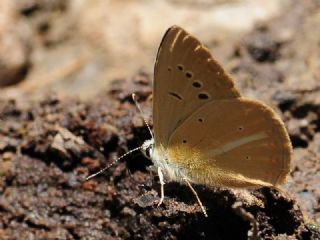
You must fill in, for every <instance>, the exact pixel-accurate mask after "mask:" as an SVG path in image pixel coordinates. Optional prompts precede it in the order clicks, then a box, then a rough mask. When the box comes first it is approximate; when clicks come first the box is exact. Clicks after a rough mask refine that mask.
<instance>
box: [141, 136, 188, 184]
mask: <svg viewBox="0 0 320 240" xmlns="http://www.w3.org/2000/svg"><path fill="white" fill-rule="evenodd" d="M141 151H142V153H143V154H144V155H145V156H146V157H147V158H149V159H150V160H151V161H152V162H153V164H154V165H155V166H156V167H160V168H161V170H162V172H163V174H164V176H165V177H166V178H167V179H168V180H173V181H178V182H180V181H182V179H183V178H184V177H185V174H183V171H182V170H181V168H179V167H177V166H176V165H174V164H172V163H170V161H169V160H168V151H166V150H165V148H164V147H162V146H160V147H156V146H155V142H154V139H149V140H146V141H145V142H144V143H143V144H142V148H141Z"/></svg>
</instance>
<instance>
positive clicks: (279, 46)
mask: <svg viewBox="0 0 320 240" xmlns="http://www.w3.org/2000/svg"><path fill="white" fill-rule="evenodd" d="M31 2H32V1H31ZM31 6H32V5H31ZM24 7H25V6H24ZM60 7H61V6H60V5H57V6H55V5H53V6H52V8H54V9H56V8H60ZM25 9H27V8H26V7H25ZM30 9H31V10H32V9H33V8H30ZM319 9H320V6H319V3H318V2H317V1H304V2H303V3H295V4H291V6H290V8H288V9H287V12H286V13H284V14H283V15H281V16H279V17H277V18H275V19H273V20H272V21H268V22H262V23H260V24H259V25H257V26H256V27H255V28H254V30H253V31H252V32H250V33H249V34H247V35H246V36H245V37H243V38H242V40H241V41H237V42H235V43H234V44H233V45H229V46H228V48H227V49H226V46H225V45H224V44H223V43H222V42H216V41H214V42H211V43H210V42H209V43H208V46H209V47H211V48H214V49H219V50H218V51H219V52H224V55H223V58H224V59H226V64H225V65H226V68H227V69H228V70H230V71H231V73H232V75H233V76H234V78H235V79H236V84H237V85H238V87H239V88H240V89H241V90H242V93H243V95H245V96H248V97H251V98H256V99H259V100H262V101H264V102H266V103H267V104H268V105H270V106H272V107H273V108H274V109H275V110H276V111H277V112H278V113H279V114H280V116H281V117H282V119H283V120H284V122H285V124H286V127H287V129H288V132H289V135H290V138H291V141H292V144H293V147H294V161H293V169H292V172H291V174H290V179H289V181H288V183H287V184H286V186H285V188H284V189H285V192H283V193H280V192H278V191H276V190H271V189H268V188H263V189H259V190H255V191H253V192H251V194H249V193H248V192H241V191H234V190H230V189H220V188H219V189H218V188H207V187H205V186H195V188H196V190H197V192H198V194H199V197H200V198H201V200H202V201H203V204H204V205H205V206H206V208H207V209H208V215H209V217H208V218H205V217H204V216H203V214H202V213H201V211H200V209H199V207H198V205H197V203H196V200H195V199H194V196H193V195H192V193H191V192H190V190H189V189H188V188H187V187H186V186H181V185H179V184H177V183H167V184H166V185H165V194H166V198H165V200H164V203H163V205H161V206H160V207H157V206H156V205H157V201H158V200H159V180H158V177H157V174H156V172H155V171H154V169H153V168H152V164H151V162H150V161H149V160H148V159H146V158H145V157H143V156H142V154H140V153H138V152H137V153H134V154H132V155H130V156H128V157H126V158H125V159H123V160H122V161H120V162H119V163H117V164H115V165H114V166H113V167H111V168H110V169H109V170H108V171H106V172H105V173H104V174H103V175H101V176H99V177H96V178H94V179H92V180H89V181H85V178H86V177H87V176H88V175H89V174H90V173H93V172H95V171H97V170H99V169H101V168H102V167H104V166H105V165H107V164H108V163H111V162H112V161H113V160H114V159H115V158H116V157H117V156H120V155H121V154H123V153H125V152H127V151H128V150H129V149H133V148H135V147H137V146H139V145H141V143H142V142H143V141H144V140H146V139H148V138H149V137H150V136H149V133H148V131H147V129H146V127H145V126H144V124H143V121H142V120H141V118H140V117H139V115H138V114H137V110H136V108H135V106H134V104H133V103H132V100H131V97H130V96H131V93H132V92H136V93H137V96H138V97H139V102H141V104H142V108H143V110H144V112H145V113H146V115H147V116H150V115H151V98H150V95H151V82H152V77H151V76H150V74H148V73H145V72H144V71H141V72H139V73H138V74H136V75H134V76H133V77H132V78H129V79H124V80H116V81H114V82H113V84H111V85H110V87H109V90H108V91H105V92H103V93H100V94H99V95H96V96H95V97H94V98H93V99H91V100H87V101H83V100H77V99H76V98H62V97H60V95H59V97H58V96H57V95H54V94H50V95H48V96H45V97H42V98H41V100H40V101H38V100H30V98H29V97H27V98H26V97H25V96H21V95H20V94H18V95H17V97H16V98H15V99H7V98H4V99H3V100H1V102H0V113H1V115H0V119H1V127H0V156H1V157H0V239H247V238H251V239H255V238H262V239H320V227H319V224H320V185H319V183H320V157H319V153H320V121H319V119H320V79H319V78H320V72H319V69H320V68H319V66H320V56H319V53H320V51H319V50H320V49H319V48H320V42H319V39H320V32H318V31H315V29H317V27H318V26H319V23H320V15H319ZM31 10H30V11H31ZM46 10H47V9H46ZM23 14H30V13H29V12H23ZM55 44H56V43H55ZM48 46H50V43H49V44H48ZM51 46H52V45H51ZM23 66H24V68H25V65H23ZM15 76H17V75H15ZM45 80H46V79H44V81H45ZM149 119H150V124H151V125H152V122H151V117H150V118H149Z"/></svg>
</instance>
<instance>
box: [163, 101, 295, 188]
mask: <svg viewBox="0 0 320 240" xmlns="http://www.w3.org/2000/svg"><path fill="white" fill-rule="evenodd" d="M168 153H169V161H170V162H171V163H173V164H175V165H176V166H177V167H179V168H181V169H184V170H185V173H184V174H185V175H186V176H187V177H188V178H189V179H190V180H191V181H194V182H197V183H203V184H208V185H217V186H219V185H220V186H227V187H254V186H259V185H260V186H271V185H274V186H279V185H281V184H282V183H283V182H284V181H285V178H286V176H287V174H288V173H289V171H290V159H291V144H290V140H289V137H288V135H287V132H286V130H285V128H284V126H283V123H282V121H281V120H280V119H279V118H278V117H277V116H276V114H275V113H274V112H273V111H272V110H271V109H270V108H269V107H267V106H265V105H263V104H262V103H259V102H257V101H254V100H247V99H244V98H238V99H230V100H215V101H210V102H208V103H207V104H205V105H203V106H202V107H201V108H200V109H199V110H197V111H195V112H194V113H193V114H192V115H191V116H190V117H189V118H187V120H186V121H184V123H183V124H182V125H180V126H179V127H178V128H177V129H176V130H175V131H174V133H173V134H172V136H171V137H170V141H169V146H168ZM186 157H187V159H186Z"/></svg>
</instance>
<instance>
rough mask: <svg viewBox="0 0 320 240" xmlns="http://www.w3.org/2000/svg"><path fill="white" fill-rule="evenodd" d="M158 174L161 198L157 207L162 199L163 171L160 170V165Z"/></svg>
mask: <svg viewBox="0 0 320 240" xmlns="http://www.w3.org/2000/svg"><path fill="white" fill-rule="evenodd" d="M158 176H159V181H160V185H161V189H160V194H161V198H160V201H159V203H158V207H159V206H160V205H161V203H162V202H163V199H164V180H163V173H162V170H161V168H160V167H158Z"/></svg>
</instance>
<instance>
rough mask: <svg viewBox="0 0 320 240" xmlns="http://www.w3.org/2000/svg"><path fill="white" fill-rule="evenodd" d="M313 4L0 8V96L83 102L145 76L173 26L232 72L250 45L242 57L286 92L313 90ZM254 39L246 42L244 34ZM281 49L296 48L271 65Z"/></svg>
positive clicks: (109, 0) (113, 0)
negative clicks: (274, 76)
mask: <svg viewBox="0 0 320 240" xmlns="http://www.w3.org/2000/svg"><path fill="white" fill-rule="evenodd" d="M315 2H316V1H290V0H269V1H264V0H163V1H148V0H140V1H138V0H126V1H118V0H93V1H85V0H68V1H66V0H23V1H21V0H1V1H0V86H1V97H2V98H7V97H19V96H32V97H36V96H39V95H42V94H47V93H48V92H52V91H53V92H56V93H57V94H59V95H61V96H66V95H68V96H78V97H81V98H85V99H86V98H90V97H92V96H94V95H95V94H97V92H99V91H101V90H103V89H108V86H109V84H110V81H111V80H114V79H124V78H128V77H130V76H132V75H133V74H134V73H137V72H138V71H140V70H141V69H143V70H144V71H146V72H148V73H150V74H152V72H153V64H154V61H155V56H156V52H157V48H158V46H159V43H160V40H161V38H162V36H163V34H164V33H165V31H166V29H167V28H169V27H170V26H172V25H180V26H181V27H183V28H185V29H186V30H187V31H189V32H190V33H192V34H193V35H195V36H197V37H198V38H199V39H200V40H201V41H202V42H203V43H205V44H206V45H207V46H208V47H209V48H210V49H211V51H212V52H213V54H214V56H215V57H216V58H217V59H218V60H219V61H220V62H222V63H223V65H224V66H225V67H226V68H227V70H229V71H233V72H234V73H235V74H239V72H237V70H239V66H240V65H241V64H239V61H237V57H239V55H241V54H243V53H242V50H241V47H239V46H242V45H243V42H245V43H250V47H248V48H247V49H245V50H244V52H245V53H248V54H249V55H251V58H258V62H260V63H269V64H270V62H271V63H273V65H274V66H273V68H278V69H279V71H283V75H286V78H287V79H288V80H289V81H290V84H295V81H297V79H299V80H300V79H301V78H306V79H307V81H309V82H308V83H307V85H308V87H314V84H315V83H313V82H312V81H313V79H314V74H316V73H315V71H319V61H316V60H317V59H316V58H317V57H318V55H319V53H318V52H315V51H314V47H318V45H319V42H318V39H319V37H318V36H319V31H314V30H315V29H317V28H318V26H319V18H320V15H319V12H318V11H316V8H315V6H314V5H315V4H316V3H315ZM269 25H271V27H270V26H269ZM270 29H271V30H270ZM257 31H258V32H259V36H257V37H256V35H255V39H253V40H252V39H251V38H250V34H252V33H253V32H257ZM270 31H272V33H271V34H270ZM265 32H268V35H266V34H265ZM309 33H310V35H309V36H306V35H308V34H309ZM248 36H249V37H248ZM270 36H271V37H270ZM270 38H272V39H270ZM288 42H290V44H296V46H297V47H296V48H295V50H296V51H294V52H285V53H282V54H286V58H282V59H280V60H279V61H276V60H277V59H278V56H277V54H279V51H280V50H281V46H282V45H283V44H284V43H288ZM314 45H316V46H314ZM252 46H253V47H252ZM298 46H299V47H298ZM261 48H263V49H262V50H261ZM266 48H267V49H266ZM291 49H292V48H291ZM259 50H260V52H259ZM257 51H258V52H257ZM261 51H262V52H261ZM263 51H267V52H263ZM268 51H269V52H268ZM290 54H291V55H290ZM256 55H258V56H256ZM261 55H262V56H261ZM259 58H260V59H259ZM292 59H294V60H293V61H292ZM242 63H245V62H244V61H242ZM254 63H256V61H255V62H254ZM248 65H249V64H248ZM267 65H268V64H267ZM292 66H294V68H295V69H292ZM249 67H250V66H249ZM262 67H263V68H268V67H265V66H262ZM306 68H308V69H307V71H306ZM289 69H290V71H291V70H292V72H291V73H288V70H289ZM263 71H265V70H263ZM266 71H267V72H268V69H266ZM281 74H282V73H281ZM317 74H318V76H319V72H317ZM255 75H257V74H256V73H255ZM264 75H267V73H264ZM305 75H308V76H305ZM258 76H259V74H258ZM310 76H311V77H310ZM253 77H255V76H253ZM310 84H311V85H310Z"/></svg>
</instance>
